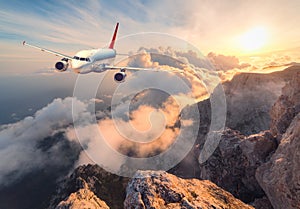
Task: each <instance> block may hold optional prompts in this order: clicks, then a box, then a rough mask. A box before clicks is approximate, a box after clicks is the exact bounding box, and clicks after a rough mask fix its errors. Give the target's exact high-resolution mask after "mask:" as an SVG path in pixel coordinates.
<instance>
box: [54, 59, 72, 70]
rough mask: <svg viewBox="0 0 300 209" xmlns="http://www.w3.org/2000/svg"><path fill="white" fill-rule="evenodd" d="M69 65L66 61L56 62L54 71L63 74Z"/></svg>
mask: <svg viewBox="0 0 300 209" xmlns="http://www.w3.org/2000/svg"><path fill="white" fill-rule="evenodd" d="M68 66H69V63H68V61H67V60H64V59H62V60H61V61H59V62H57V63H56V64H55V68H56V70H58V71H60V72H63V71H66V70H67V69H68Z"/></svg>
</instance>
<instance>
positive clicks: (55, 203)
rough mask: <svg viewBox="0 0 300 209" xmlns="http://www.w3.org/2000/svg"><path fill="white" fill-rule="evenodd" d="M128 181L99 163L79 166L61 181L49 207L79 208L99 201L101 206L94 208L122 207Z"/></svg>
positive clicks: (117, 208) (115, 208)
mask: <svg viewBox="0 0 300 209" xmlns="http://www.w3.org/2000/svg"><path fill="white" fill-rule="evenodd" d="M127 182H128V179H127V178H123V177H120V176H117V175H114V174H112V173H109V172H107V171H105V170H104V169H103V168H101V167H100V166H98V165H90V164H89V165H82V166H79V167H78V168H76V169H75V170H74V172H73V173H72V174H71V175H70V176H69V177H66V178H65V179H64V180H63V181H62V182H61V184H60V186H59V187H58V192H57V194H56V195H55V196H53V197H52V200H51V202H50V206H49V209H50V208H51V209H52V208H56V207H57V208H69V206H72V207H74V208H77V207H76V206H77V205H80V204H82V205H85V206H88V205H87V204H88V203H90V204H92V205H95V204H98V203H99V204H100V206H101V207H100V206H97V207H94V208H112V209H119V208H122V207H123V201H124V199H125V188H126V186H127ZM91 198H92V199H91ZM63 206H66V207H63ZM67 206H68V207H67ZM78 208H80V207H78ZM87 208H89V207H87ZM91 208H93V207H91Z"/></svg>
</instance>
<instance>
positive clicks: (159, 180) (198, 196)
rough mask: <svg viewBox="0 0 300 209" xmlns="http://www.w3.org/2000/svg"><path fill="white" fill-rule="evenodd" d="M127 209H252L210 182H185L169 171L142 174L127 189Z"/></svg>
mask: <svg viewBox="0 0 300 209" xmlns="http://www.w3.org/2000/svg"><path fill="white" fill-rule="evenodd" d="M126 192H127V194H126V199H125V202H124V208H125V209H133V208H135V209H144V208H153V209H154V208H157V209H160V208H166V209H167V208H170V209H173V208H190V209H197V208H202V209H210V208H215V209H221V208H231V209H235V208H236V209H243V208H244V209H246V208H247V209H251V208H253V207H251V206H249V205H246V204H244V203H243V202H242V201H240V200H238V199H236V198H234V197H233V196H232V195H231V194H230V193H229V192H226V191H224V190H223V189H221V188H219V187H218V186H216V185H215V184H213V183H212V182H210V181H201V180H198V179H181V178H178V177H176V176H174V175H172V174H168V173H167V172H165V171H138V172H136V173H135V175H134V176H133V178H132V180H131V181H130V182H129V184H128V186H127V189H126Z"/></svg>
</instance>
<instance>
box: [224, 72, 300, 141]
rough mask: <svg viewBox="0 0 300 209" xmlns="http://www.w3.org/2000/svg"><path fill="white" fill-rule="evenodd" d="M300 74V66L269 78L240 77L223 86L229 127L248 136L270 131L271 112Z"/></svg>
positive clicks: (264, 76)
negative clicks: (287, 85) (291, 81)
mask: <svg viewBox="0 0 300 209" xmlns="http://www.w3.org/2000/svg"><path fill="white" fill-rule="evenodd" d="M298 72H300V67H299V66H294V67H289V68H287V69H285V70H284V71H279V72H273V73H270V74H257V73H241V74H239V75H236V76H235V77H234V78H233V79H232V80H231V81H228V82H225V83H224V85H223V86H224V91H225V94H226V101H227V121H226V126H227V127H229V128H231V129H234V130H238V131H240V132H241V133H243V134H245V135H250V134H255V133H259V132H260V131H264V130H268V129H269V128H270V122H271V117H270V110H271V108H272V106H273V104H274V103H275V102H276V100H277V99H278V97H279V96H280V95H281V89H282V87H283V86H284V85H285V84H286V83H288V82H289V81H290V80H292V78H294V77H295V75H297V73H298Z"/></svg>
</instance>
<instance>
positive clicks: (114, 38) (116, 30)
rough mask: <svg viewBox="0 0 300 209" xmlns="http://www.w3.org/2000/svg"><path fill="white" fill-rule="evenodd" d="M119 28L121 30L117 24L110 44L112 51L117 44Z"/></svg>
mask: <svg viewBox="0 0 300 209" xmlns="http://www.w3.org/2000/svg"><path fill="white" fill-rule="evenodd" d="M118 28H119V23H117V25H116V28H115V32H114V35H113V37H112V39H111V42H110V44H109V47H108V48H110V49H113V48H114V45H115V42H116V37H117V32H118Z"/></svg>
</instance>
